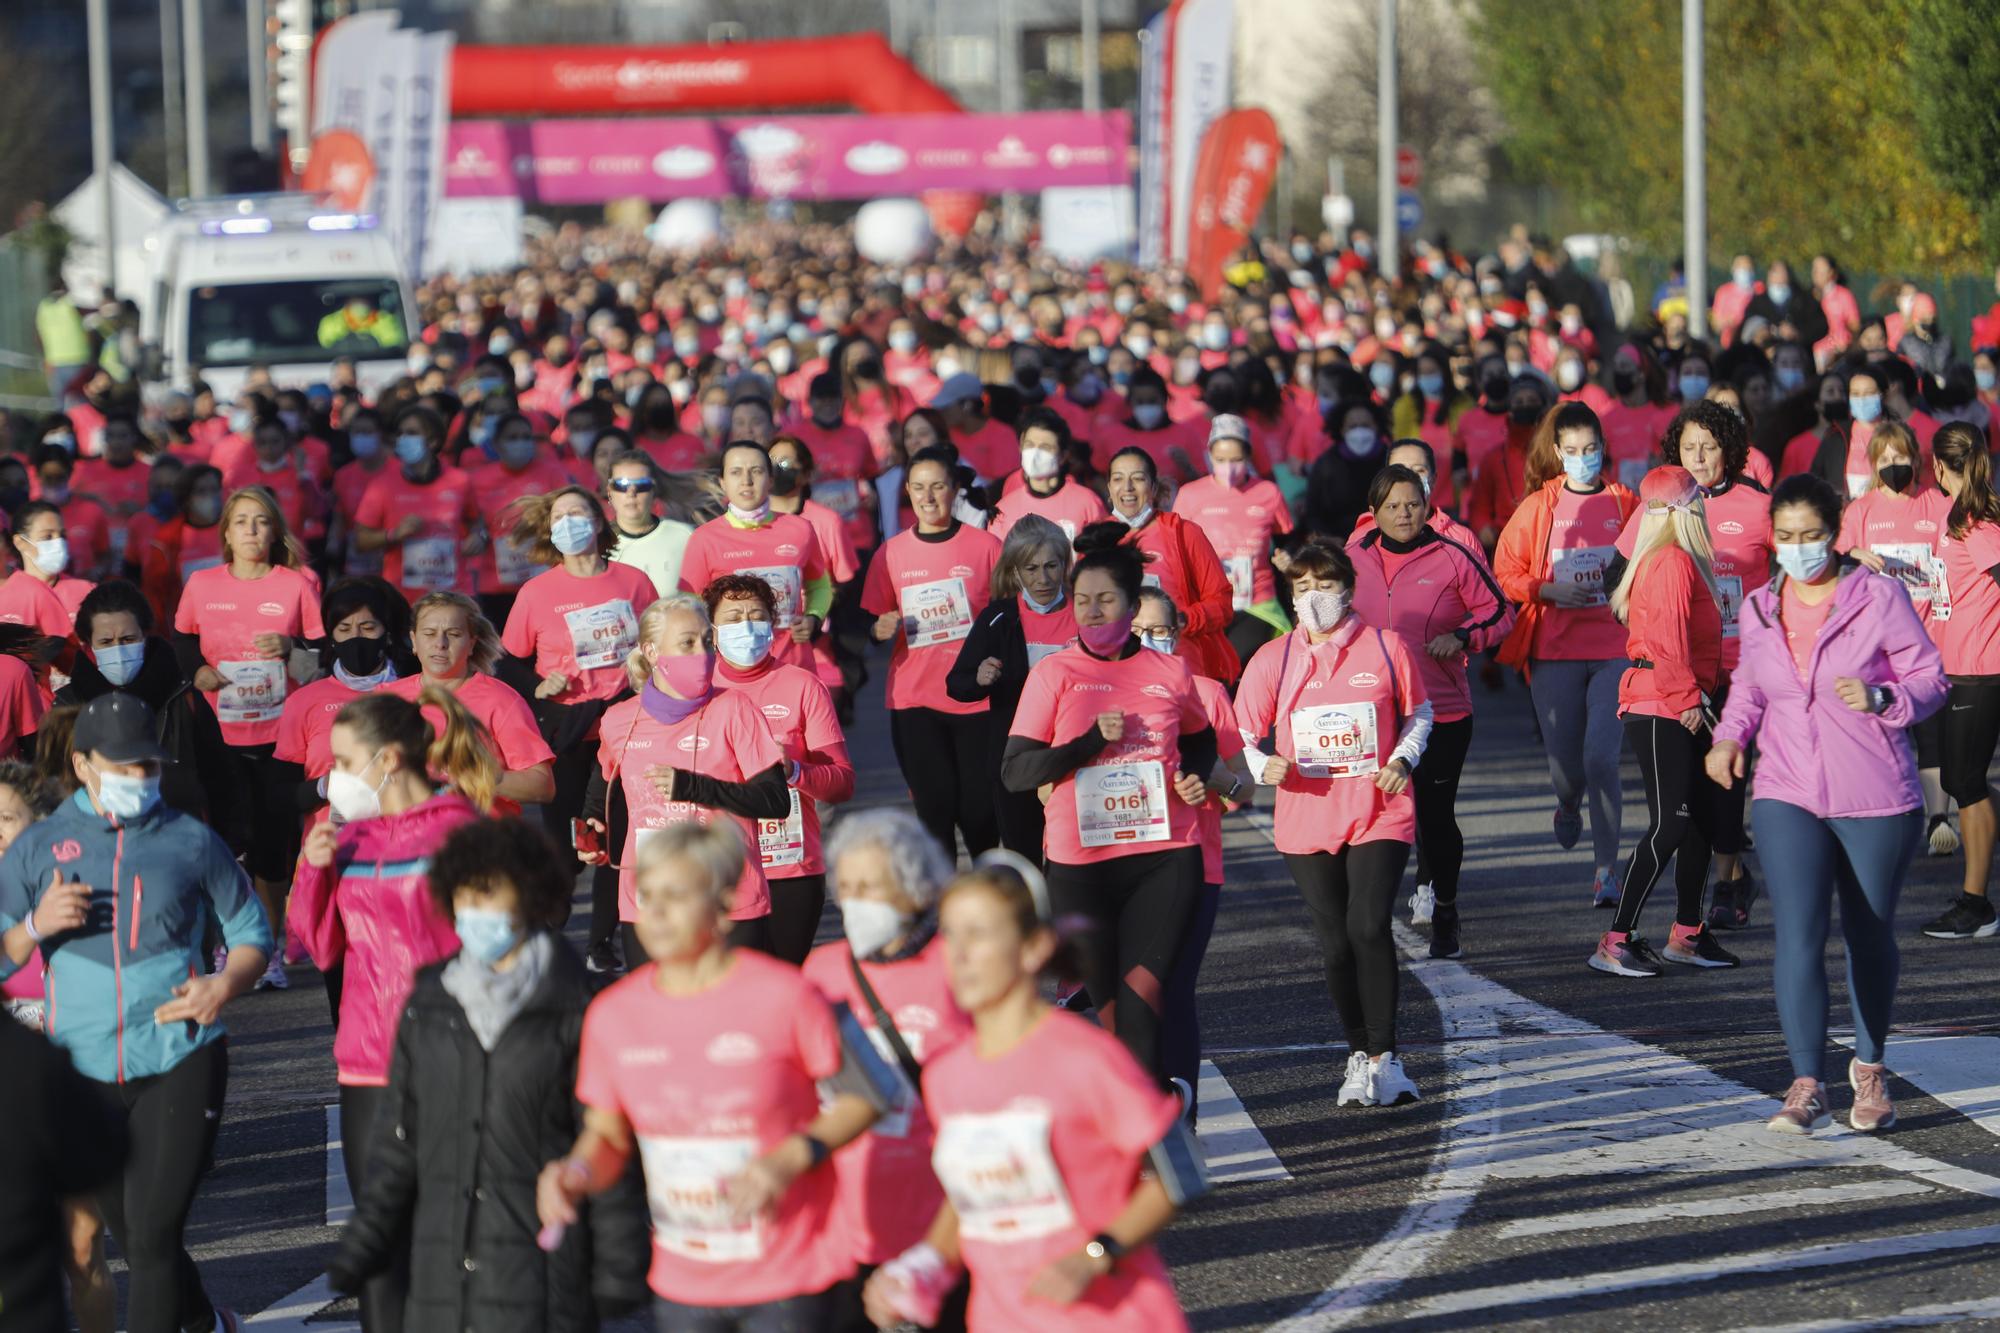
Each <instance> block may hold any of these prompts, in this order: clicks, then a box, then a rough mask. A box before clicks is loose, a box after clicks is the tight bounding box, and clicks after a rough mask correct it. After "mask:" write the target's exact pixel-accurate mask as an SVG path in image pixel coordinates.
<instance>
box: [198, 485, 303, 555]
mask: <svg viewBox="0 0 2000 1333" xmlns="http://www.w3.org/2000/svg"><path fill="white" fill-rule="evenodd" d="M240 504H257V505H262V506H263V507H264V513H265V515H266V516H267V517H269V518H270V520H271V551H270V555H269V556H268V557H267V558H268V559H269V560H270V562H271V563H272V564H273V565H282V566H284V567H285V568H286V569H297V568H298V567H299V566H300V565H303V564H304V563H305V553H304V552H302V551H301V550H300V549H299V544H298V541H297V539H296V538H294V537H293V536H292V530H291V528H289V527H288V526H286V524H285V511H284V510H282V509H280V508H279V507H278V497H277V496H276V495H275V494H274V493H273V492H272V490H271V488H270V487H269V486H239V487H237V488H236V489H235V490H233V491H231V492H230V493H229V497H228V498H227V499H225V500H224V501H223V502H222V518H221V519H220V520H219V522H218V523H217V526H216V536H217V539H218V540H219V541H220V542H221V543H222V561H223V563H224V564H232V563H234V562H235V560H236V554H235V552H233V551H231V550H230V549H229V516H230V515H231V514H233V513H235V512H236V506H238V505H240Z"/></svg>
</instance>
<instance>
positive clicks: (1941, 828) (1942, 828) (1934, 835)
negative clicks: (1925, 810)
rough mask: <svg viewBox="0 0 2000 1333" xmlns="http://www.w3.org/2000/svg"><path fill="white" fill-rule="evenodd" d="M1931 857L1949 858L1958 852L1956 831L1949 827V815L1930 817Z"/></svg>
mask: <svg viewBox="0 0 2000 1333" xmlns="http://www.w3.org/2000/svg"><path fill="white" fill-rule="evenodd" d="M1930 842H1931V855H1932V856H1950V855H1951V854H1952V853H1953V852H1955V851H1957V850H1958V830H1957V829H1955V828H1953V827H1952V826H1951V816H1950V815H1932V816H1931V827H1930Z"/></svg>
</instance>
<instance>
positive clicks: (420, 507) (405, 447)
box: [354, 407, 487, 602]
mask: <svg viewBox="0 0 2000 1333" xmlns="http://www.w3.org/2000/svg"><path fill="white" fill-rule="evenodd" d="M444 445H445V422H444V418H443V417H441V416H439V415H438V414H437V413H435V412H433V411H431V410H430V409H429V408H427V407H408V408H404V409H403V411H402V413H401V414H400V415H398V416H397V418H396V466H395V467H394V468H393V469H387V470H385V471H383V473H382V474H381V475H380V476H378V477H376V478H375V480H373V481H372V482H370V483H368V489H367V490H366V491H363V492H362V494H361V503H360V505H359V506H357V507H356V509H355V511H354V544H355V545H356V546H358V547H360V548H361V549H362V550H363V551H383V552H386V554H385V556H384V558H383V568H382V573H383V577H385V578H387V579H388V580H389V582H391V583H393V584H395V585H396V586H397V587H398V588H401V589H402V590H403V595H404V596H405V597H408V598H409V599H410V600H411V601H413V602H414V601H415V600H416V599H417V598H419V597H422V596H423V595H424V594H425V593H427V592H438V591H448V592H462V593H466V594H468V595H469V594H470V593H471V592H472V589H473V583H472V570H473V565H474V563H475V562H476V561H477V560H478V558H479V557H480V556H481V555H482V554H483V553H484V552H485V550H486V545H487V531H486V524H485V523H484V522H483V521H482V520H481V519H480V517H479V499H478V497H477V496H476V495H474V494H473V490H472V479H471V478H469V477H467V476H466V475H465V473H463V472H461V471H460V470H459V469H458V468H456V467H453V466H451V465H449V464H447V463H445V462H444V461H443V460H442V459H441V458H439V457H438V455H439V454H440V453H441V452H442V451H443V449H444Z"/></svg>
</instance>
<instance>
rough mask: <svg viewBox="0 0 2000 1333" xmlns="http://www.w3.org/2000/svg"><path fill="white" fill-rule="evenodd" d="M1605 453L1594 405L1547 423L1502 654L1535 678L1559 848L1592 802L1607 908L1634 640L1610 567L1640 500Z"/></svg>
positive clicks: (1569, 841) (1519, 531) (1523, 511)
mask: <svg viewBox="0 0 2000 1333" xmlns="http://www.w3.org/2000/svg"><path fill="white" fill-rule="evenodd" d="M1604 459H1605V454H1604V433H1603V431H1602V429H1601V428H1600V427H1599V425H1598V422H1597V414H1596V413H1595V412H1593V411H1591V410H1590V409H1589V408H1587V407H1585V406H1584V405H1583V404H1582V403H1564V404H1563V405H1562V406H1560V407H1558V408H1556V409H1555V410H1554V411H1553V412H1551V413H1549V415H1548V416H1547V417H1545V418H1543V420H1542V424H1541V425H1540V426H1539V427H1538V428H1537V429H1536V431H1535V434H1534V441H1533V443H1532V445H1531V446H1530V449H1529V458H1528V467H1527V473H1526V484H1527V488H1528V494H1527V498H1526V499H1525V500H1523V501H1521V504H1520V507H1519V508H1518V509H1516V510H1515V511H1514V516H1513V517H1512V518H1511V519H1509V520H1508V521H1507V527H1506V530H1505V531H1504V532H1502V533H1501V535H1500V543H1499V545H1498V546H1497V547H1496V548H1495V549H1494V553H1493V576H1494V578H1495V579H1496V580H1498V582H1499V584H1500V590H1501V591H1502V592H1504V593H1505V594H1507V600H1508V601H1510V602H1513V603H1514V604H1515V605H1516V606H1517V607H1519V608H1520V614H1519V618H1518V619H1517V620H1516V621H1515V622H1514V630H1513V632H1512V633H1511V634H1509V635H1508V636H1507V641H1506V642H1505V643H1504V644H1502V645H1501V647H1500V652H1499V655H1498V656H1499V660H1500V662H1502V663H1503V664H1505V665H1507V666H1512V667H1516V668H1518V669H1520V670H1522V671H1524V672H1526V673H1527V674H1528V690H1529V693H1530V694H1531V695H1532V696H1533V698H1534V704H1535V716H1536V719H1537V721H1538V723H1539V725H1540V727H1541V733H1542V744H1543V745H1545V746H1547V747H1548V753H1549V778H1550V780H1551V781H1552V782H1553V783H1554V785H1555V791H1556V812H1555V837H1556V845H1557V846H1559V847H1561V848H1563V849H1564V850H1568V849H1569V848H1571V847H1574V846H1576V840H1577V839H1578V838H1579V837H1580V836H1582V833H1583V802H1584V798H1585V797H1586V796H1588V797H1589V798H1590V843H1591V850H1592V854H1593V864H1594V865H1595V866H1596V874H1595V877H1594V879H1593V881H1592V884H1591V890H1590V896H1591V902H1592V903H1593V904H1594V905H1596V906H1598V907H1610V906H1613V905H1614V904H1616V903H1617V901H1618V839H1619V833H1620V831H1621V819H1622V809H1623V806H1622V802H1623V801H1624V789H1623V784H1622V781H1621V779H1620V777H1619V772H1618V765H1619V762H1620V761H1619V755H1620V751H1621V747H1622V745H1623V743H1624V733H1623V731H1622V730H1621V729H1620V727H1619V724H1618V681H1619V678H1620V677H1621V676H1622V675H1623V674H1624V672H1625V668H1626V661H1625V638H1626V635H1625V627H1624V626H1623V625H1621V624H1619V623H1618V617H1617V616H1615V615H1613V614H1612V613H1611V604H1610V603H1611V598H1610V595H1609V593H1610V589H1609V588H1608V587H1607V586H1606V584H1605V574H1606V572H1607V571H1608V570H1609V569H1610V567H1611V562H1612V560H1613V559H1614V558H1616V556H1617V553H1618V534H1619V533H1620V532H1622V531H1623V530H1624V528H1625V522H1626V520H1627V519H1628V518H1630V517H1631V514H1632V511H1633V510H1634V509H1635V508H1637V507H1638V503H1639V501H1638V498H1637V497H1636V496H1634V495H1633V494H1632V492H1630V491H1628V490H1626V489H1625V488H1624V487H1623V486H1621V485H1619V484H1618V483H1617V482H1615V481H1613V482H1606V481H1605V480H1604V476H1603V474H1604Z"/></svg>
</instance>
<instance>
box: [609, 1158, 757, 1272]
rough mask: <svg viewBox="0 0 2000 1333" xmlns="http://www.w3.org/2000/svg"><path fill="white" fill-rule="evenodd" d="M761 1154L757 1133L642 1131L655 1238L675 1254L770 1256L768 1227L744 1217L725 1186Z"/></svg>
mask: <svg viewBox="0 0 2000 1333" xmlns="http://www.w3.org/2000/svg"><path fill="white" fill-rule="evenodd" d="M756 1156H757V1141H756V1140H755V1139H747V1138H746V1139H721V1138H716V1139H709V1138H686V1139H675V1138H656V1137H654V1136H651V1135H646V1134H642V1135H640V1136H639V1158H640V1161H641V1162H642V1163H643V1164H644V1166H645V1174H646V1201H647V1203H648V1204H650V1205H651V1207H652V1213H653V1240H654V1243H656V1244H657V1245H658V1246H659V1247H660V1248H661V1249H663V1250H665V1251H667V1253H669V1254H677V1255H679V1256H681V1257H682V1258H683V1259H693V1260H695V1261H696V1262H698V1263H710V1264H730V1263H741V1262H743V1261H745V1260H749V1259H761V1258H763V1257H764V1228H763V1224H762V1223H761V1222H760V1221H759V1220H758V1219H757V1218H755V1217H753V1218H751V1219H750V1220H748V1221H745V1222H738V1221H737V1220H736V1219H735V1216H734V1215H733V1212H732V1210H731V1208H730V1206H729V1199H728V1197H727V1196H726V1195H725V1194H724V1192H723V1188H724V1186H725V1185H727V1184H728V1182H729V1181H730V1180H731V1179H733V1178H734V1177H735V1176H736V1175H737V1174H738V1173H739V1172H741V1171H742V1170H743V1168H744V1167H746V1166H748V1165H750V1162H751V1160H752V1159H753V1158H755V1157H756Z"/></svg>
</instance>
